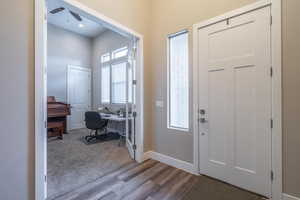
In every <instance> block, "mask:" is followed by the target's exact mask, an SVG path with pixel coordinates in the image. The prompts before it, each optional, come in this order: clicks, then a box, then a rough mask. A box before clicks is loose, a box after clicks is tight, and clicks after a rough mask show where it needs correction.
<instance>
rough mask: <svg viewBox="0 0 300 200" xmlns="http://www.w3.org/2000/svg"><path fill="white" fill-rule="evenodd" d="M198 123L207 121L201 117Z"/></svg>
mask: <svg viewBox="0 0 300 200" xmlns="http://www.w3.org/2000/svg"><path fill="white" fill-rule="evenodd" d="M199 122H200V123H206V122H207V120H206V119H205V118H204V117H201V118H199Z"/></svg>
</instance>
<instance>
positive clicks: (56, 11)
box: [50, 7, 65, 14]
mask: <svg viewBox="0 0 300 200" xmlns="http://www.w3.org/2000/svg"><path fill="white" fill-rule="evenodd" d="M63 10H65V8H64V7H60V8H55V9H53V10H51V11H50V13H51V14H56V13H58V12H61V11H63Z"/></svg>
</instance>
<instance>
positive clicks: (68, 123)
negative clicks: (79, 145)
mask: <svg viewBox="0 0 300 200" xmlns="http://www.w3.org/2000/svg"><path fill="white" fill-rule="evenodd" d="M71 69H77V70H81V71H86V72H88V73H89V75H90V87H89V90H90V99H89V106H90V108H92V69H91V68H85V67H81V66H77V65H68V66H67V103H68V104H70V70H71ZM70 105H71V104H70ZM71 106H72V105H71ZM71 109H72V108H71ZM71 115H72V111H71ZM69 130H72V129H70V117H69V116H68V117H67V131H69Z"/></svg>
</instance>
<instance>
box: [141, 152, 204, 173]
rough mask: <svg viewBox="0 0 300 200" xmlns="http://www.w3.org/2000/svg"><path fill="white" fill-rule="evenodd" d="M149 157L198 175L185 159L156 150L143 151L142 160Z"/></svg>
mask: <svg viewBox="0 0 300 200" xmlns="http://www.w3.org/2000/svg"><path fill="white" fill-rule="evenodd" d="M150 158H151V159H153V160H157V161H159V162H162V163H165V164H167V165H170V166H172V167H175V168H178V169H182V170H184V171H186V172H189V173H191V174H195V175H199V174H198V172H197V170H196V169H195V167H194V165H193V164H192V163H188V162H186V161H182V160H178V159H176V158H173V157H170V156H167V155H164V154H161V153H157V152H154V151H148V152H146V153H144V160H147V159H150Z"/></svg>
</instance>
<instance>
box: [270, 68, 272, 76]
mask: <svg viewBox="0 0 300 200" xmlns="http://www.w3.org/2000/svg"><path fill="white" fill-rule="evenodd" d="M270 76H271V77H272V76H273V67H271V68H270Z"/></svg>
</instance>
